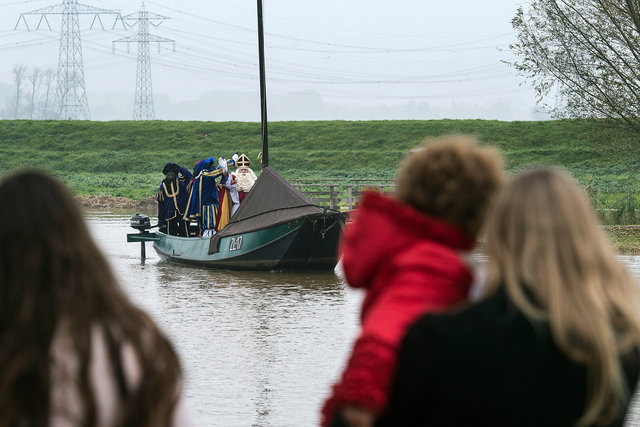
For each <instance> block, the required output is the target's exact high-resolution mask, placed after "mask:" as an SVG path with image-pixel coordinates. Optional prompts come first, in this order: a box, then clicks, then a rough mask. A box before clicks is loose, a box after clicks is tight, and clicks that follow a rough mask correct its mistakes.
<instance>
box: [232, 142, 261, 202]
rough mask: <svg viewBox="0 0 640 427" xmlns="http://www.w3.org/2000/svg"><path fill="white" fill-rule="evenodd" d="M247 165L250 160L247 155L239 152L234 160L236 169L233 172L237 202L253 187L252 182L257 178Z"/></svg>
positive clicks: (249, 164)
mask: <svg viewBox="0 0 640 427" xmlns="http://www.w3.org/2000/svg"><path fill="white" fill-rule="evenodd" d="M249 166H251V160H249V157H247V155H246V154H240V156H239V157H238V160H237V161H236V167H237V169H236V172H235V174H234V176H235V180H236V190H238V199H239V201H238V203H242V201H243V200H244V198H245V197H246V196H247V194H248V193H249V191H251V189H252V188H253V184H255V182H256V179H258V178H257V177H256V174H255V173H253V170H251V168H250V167H249Z"/></svg>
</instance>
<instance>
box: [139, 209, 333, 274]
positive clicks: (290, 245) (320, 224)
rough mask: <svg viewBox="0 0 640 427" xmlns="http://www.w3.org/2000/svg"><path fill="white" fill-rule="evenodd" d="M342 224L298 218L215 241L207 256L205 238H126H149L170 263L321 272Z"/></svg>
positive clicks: (330, 266) (329, 264)
mask: <svg viewBox="0 0 640 427" xmlns="http://www.w3.org/2000/svg"><path fill="white" fill-rule="evenodd" d="M340 232H341V226H340V224H339V223H336V222H334V221H331V222H328V223H325V221H324V220H323V219H315V220H312V219H309V218H303V219H300V220H296V221H291V222H288V223H284V224H278V225H274V226H271V227H267V228H264V229H261V230H257V231H252V232H248V233H243V234H238V235H234V236H228V237H223V238H221V239H220V243H219V246H218V251H217V252H215V253H211V254H209V244H210V240H211V239H210V238H208V237H207V238H202V237H189V238H187V237H176V236H170V235H167V234H164V233H159V232H158V233H146V234H145V236H144V237H143V235H136V234H132V235H129V236H128V240H129V241H153V248H154V249H155V250H156V252H157V253H158V255H160V257H161V258H163V259H166V260H168V261H170V262H175V263H180V264H186V265H196V266H201V267H211V268H224V269H235V270H326V269H333V268H334V267H335V265H336V263H337V251H338V240H339V238H340Z"/></svg>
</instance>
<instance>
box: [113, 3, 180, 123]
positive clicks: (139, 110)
mask: <svg viewBox="0 0 640 427" xmlns="http://www.w3.org/2000/svg"><path fill="white" fill-rule="evenodd" d="M165 19H169V18H167V17H165V16H161V15H157V14H155V13H151V12H148V11H147V9H146V8H145V7H144V2H142V6H141V7H140V11H139V12H138V13H132V14H131V15H126V16H123V17H122V20H123V21H124V23H125V25H127V26H129V27H134V26H136V25H137V26H138V34H137V35H135V36H130V37H124V38H122V39H118V40H114V41H113V49H114V51H115V43H127V51H129V44H130V43H132V42H137V43H138V66H137V71H136V100H135V104H134V106H133V120H153V119H154V118H155V112H154V110H153V89H152V86H151V53H150V49H149V47H150V45H151V43H158V51H160V43H173V50H174V51H175V40H170V39H167V38H164V37H158V36H154V35H151V34H149V24H151V25H153V26H154V27H158V26H159V25H160V24H162V22H163V21H164V20H165ZM128 21H135V22H133V23H132V24H129V23H128Z"/></svg>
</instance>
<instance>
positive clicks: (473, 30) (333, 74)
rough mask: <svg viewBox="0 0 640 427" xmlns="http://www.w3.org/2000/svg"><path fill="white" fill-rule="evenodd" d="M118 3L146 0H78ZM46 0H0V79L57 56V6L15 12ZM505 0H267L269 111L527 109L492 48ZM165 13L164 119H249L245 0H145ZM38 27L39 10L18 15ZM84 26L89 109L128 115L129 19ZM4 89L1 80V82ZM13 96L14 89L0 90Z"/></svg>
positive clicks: (294, 116) (283, 115)
mask: <svg viewBox="0 0 640 427" xmlns="http://www.w3.org/2000/svg"><path fill="white" fill-rule="evenodd" d="M81 3H83V4H87V5H91V6H94V7H99V8H103V9H113V10H118V11H120V12H121V14H122V15H127V14H132V13H136V12H137V11H138V10H139V9H140V6H141V5H142V2H140V3H137V4H136V3H133V2H130V1H124V0H108V1H107V0H104V1H102V0H96V1H89V0H87V1H81ZM55 4H57V3H56V2H55V1H53V2H50V1H41V0H24V1H6V2H0V83H4V84H5V85H11V79H12V74H11V68H12V66H13V65H14V64H24V65H26V66H28V67H29V69H30V70H31V69H32V67H35V66H37V67H40V68H42V69H45V68H53V69H57V60H58V49H59V27H60V25H59V18H58V17H55V16H50V18H49V23H50V25H51V27H52V31H50V30H49V29H48V28H47V26H46V25H42V26H41V29H40V30H39V31H28V30H27V26H26V24H25V23H24V22H19V23H18V27H17V29H16V30H14V26H15V25H16V23H17V22H18V19H19V17H20V14H21V13H23V12H28V11H32V10H35V9H41V8H45V7H47V6H53V5H55ZM517 5H518V3H517V2H515V1H513V0H484V1H477V0H446V1H440V0H366V1H365V0H264V15H265V19H264V24H265V33H266V34H265V39H266V69H267V79H268V80H267V91H268V99H269V118H270V119H271V120H299V119H385V118H389V119H398V118H408V119H416V118H425V119H430V118H485V119H501V120H529V119H537V118H539V117H540V116H539V115H535V114H532V112H533V111H534V109H535V97H534V94H533V91H532V90H531V89H530V88H529V87H528V85H526V84H523V83H524V82H523V80H522V78H521V77H519V76H518V75H517V74H516V73H515V71H514V70H513V69H512V68H511V67H509V66H507V65H505V64H503V63H502V62H501V61H509V60H510V59H512V55H511V54H510V52H509V49H508V46H509V44H510V43H512V42H514V40H515V32H514V31H513V29H512V28H511V23H510V20H511V18H512V17H513V16H514V14H515V11H516V7H517ZM145 7H146V8H147V10H149V11H150V12H153V13H156V14H159V15H163V16H166V17H167V18H170V19H167V20H165V21H163V22H161V23H160V21H155V22H156V23H158V24H160V25H159V26H158V27H153V26H152V27H150V33H151V34H153V35H156V36H160V37H164V38H167V39H172V40H175V52H174V51H173V44H172V43H163V44H162V45H161V49H160V52H158V48H157V46H156V45H153V46H152V49H151V57H152V59H151V61H152V79H153V91H154V97H155V110H156V116H157V118H160V119H180V120H187V119H196V120H255V121H259V119H260V115H259V92H258V65H257V62H258V60H257V58H258V55H257V35H256V28H257V24H256V2H255V1H254V0H222V1H217V0H185V1H181V2H179V1H170V0H155V1H146V2H145ZM26 19H27V24H28V25H29V27H30V28H31V30H34V29H35V27H36V25H37V24H38V20H39V17H38V16H28V17H26ZM102 22H103V24H104V26H105V28H106V31H102V30H101V29H95V27H96V26H97V25H95V24H94V29H93V30H90V25H91V20H90V19H89V18H83V20H82V21H81V27H82V43H83V54H84V68H85V79H86V90H87V93H88V97H89V105H90V108H91V117H92V118H93V119H96V120H111V119H129V118H130V117H131V114H132V110H133V103H134V91H135V78H136V49H137V46H136V45H135V44H132V45H131V46H129V52H127V45H126V44H123V43H119V44H116V46H115V47H116V50H115V53H113V51H112V41H114V40H117V39H119V38H123V37H127V36H129V35H133V34H135V33H136V32H137V27H133V28H131V29H129V30H124V29H123V28H122V25H121V24H120V25H118V26H117V27H116V29H115V30H112V29H111V25H112V24H113V17H110V16H107V15H104V16H103V19H102ZM5 90H6V87H5ZM6 96H10V95H6Z"/></svg>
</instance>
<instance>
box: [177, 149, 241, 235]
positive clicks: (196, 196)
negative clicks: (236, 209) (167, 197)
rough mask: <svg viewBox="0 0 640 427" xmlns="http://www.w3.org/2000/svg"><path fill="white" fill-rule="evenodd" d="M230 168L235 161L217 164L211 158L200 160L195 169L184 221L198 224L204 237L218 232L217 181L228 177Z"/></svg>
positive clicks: (221, 161)
mask: <svg viewBox="0 0 640 427" xmlns="http://www.w3.org/2000/svg"><path fill="white" fill-rule="evenodd" d="M229 166H235V161H234V160H233V159H231V160H229V161H228V162H226V161H224V159H222V158H221V159H219V160H218V162H216V160H215V158H214V157H213V156H211V157H209V158H208V159H202V160H200V161H199V162H198V163H196V165H195V167H194V170H193V176H194V178H193V182H192V185H191V194H190V195H189V202H188V203H187V208H186V212H185V214H184V219H185V220H186V221H195V222H197V223H198V226H199V228H200V233H201V235H202V236H203V237H210V236H213V235H214V234H215V232H216V223H217V221H216V219H217V217H218V207H219V188H218V183H217V181H216V179H217V178H218V177H220V176H223V177H225V176H227V175H228V174H229V171H228V167H229Z"/></svg>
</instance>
